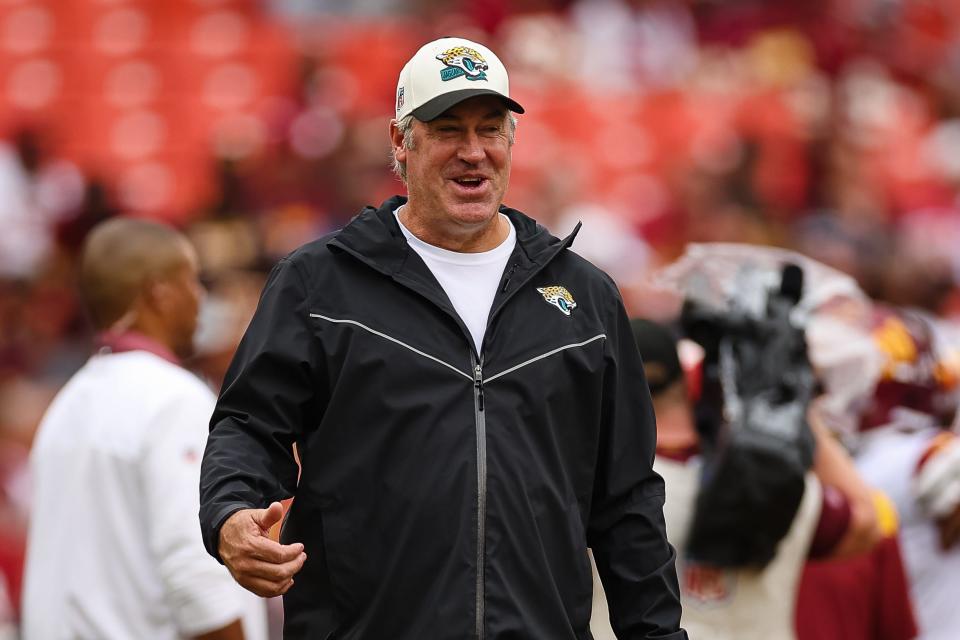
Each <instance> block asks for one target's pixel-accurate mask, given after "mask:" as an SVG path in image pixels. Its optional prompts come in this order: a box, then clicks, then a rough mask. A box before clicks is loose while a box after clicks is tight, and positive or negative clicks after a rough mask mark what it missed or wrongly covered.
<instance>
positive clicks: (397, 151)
mask: <svg viewBox="0 0 960 640" xmlns="http://www.w3.org/2000/svg"><path fill="white" fill-rule="evenodd" d="M390 144H391V145H392V146H393V155H394V157H395V158H396V159H397V162H406V161H407V149H406V148H405V147H404V146H403V134H402V133H400V129H399V127H397V121H396V120H391V121H390Z"/></svg>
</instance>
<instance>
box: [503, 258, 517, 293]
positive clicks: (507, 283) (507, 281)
mask: <svg viewBox="0 0 960 640" xmlns="http://www.w3.org/2000/svg"><path fill="white" fill-rule="evenodd" d="M519 266H520V263H519V262H514V263H513V264H512V265H511V266H510V270H509V271H507V277H506V279H504V281H503V286H502V287H500V293H505V292H506V290H507V287H508V286H510V278H512V277H513V272H514V271H516V270H517V267H519Z"/></svg>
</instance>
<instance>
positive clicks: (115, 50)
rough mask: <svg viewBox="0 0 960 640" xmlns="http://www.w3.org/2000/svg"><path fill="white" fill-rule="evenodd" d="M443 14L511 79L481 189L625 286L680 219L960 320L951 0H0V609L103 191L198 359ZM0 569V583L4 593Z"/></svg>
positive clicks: (677, 245) (312, 228) (379, 182)
mask: <svg viewBox="0 0 960 640" xmlns="http://www.w3.org/2000/svg"><path fill="white" fill-rule="evenodd" d="M452 33H456V34H458V35H462V36H465V37H468V38H472V39H475V40H478V41H481V42H485V43H487V44H489V45H490V46H491V47H493V48H494V49H495V50H497V51H498V52H500V54H501V56H502V58H503V59H504V61H505V63H506V64H507V66H508V67H509V68H510V69H511V77H512V79H513V85H514V86H513V87H511V90H512V92H513V93H514V94H515V95H516V97H517V99H518V100H519V101H520V102H521V103H522V104H524V105H525V106H526V109H527V113H526V115H524V116H521V118H520V121H519V126H518V131H517V140H518V142H517V145H516V147H515V149H514V155H513V175H512V179H511V186H510V190H509V191H508V193H507V197H506V202H507V204H509V205H510V206H513V207H515V208H518V209H520V210H523V211H525V212H526V213H528V214H530V215H532V216H533V217H535V218H536V219H538V220H539V221H540V222H542V223H543V224H544V225H545V226H547V227H548V228H549V229H550V230H551V231H553V232H554V233H555V234H558V235H563V234H566V233H567V232H569V230H570V229H571V228H572V227H573V225H574V224H575V223H576V221H578V220H582V221H583V223H584V228H583V231H582V232H581V234H580V236H579V238H578V240H577V244H576V246H575V247H574V249H575V250H577V251H578V252H579V253H581V254H583V255H585V256H586V257H587V258H589V259H591V260H593V261H594V262H596V263H597V264H598V265H600V266H601V267H603V268H604V269H606V270H607V271H608V272H609V273H610V274H611V275H612V276H613V277H614V278H615V280H616V281H617V282H618V284H619V285H620V287H621V289H622V291H623V293H624V296H625V299H626V302H627V304H628V310H629V311H631V313H632V314H634V315H644V316H647V317H653V318H658V317H660V318H664V317H669V316H671V315H672V314H675V313H676V311H677V309H676V306H675V305H676V303H677V300H676V298H675V297H671V296H665V295H663V294H662V292H658V291H656V290H654V289H652V288H651V287H650V285H649V283H648V280H647V276H648V274H649V273H651V272H652V271H653V270H655V269H657V268H658V267H661V266H663V265H665V264H668V263H670V262H672V261H673V260H675V259H676V258H677V257H678V256H680V255H681V253H682V252H683V250H684V248H685V247H686V246H687V245H688V244H689V243H691V242H719V241H722V242H742V243H750V244H763V245H773V246H777V247H784V248H789V249H792V250H795V251H797V252H800V253H802V254H804V255H806V256H809V257H811V258H813V259H815V260H818V261H820V262H822V263H824V264H826V265H829V266H832V267H835V268H837V269H839V270H840V271H843V272H845V273H847V274H850V275H851V276H853V277H854V278H855V279H856V282H857V283H858V284H859V286H860V287H861V288H862V289H863V291H864V292H866V294H867V295H868V296H870V297H871V298H873V299H876V300H882V301H885V302H888V303H891V304H892V305H896V306H909V307H916V308H920V309H923V310H925V311H926V312H928V313H930V314H932V315H935V316H938V317H941V318H946V319H950V318H953V319H956V320H958V321H960V250H958V247H960V80H958V79H960V5H958V4H957V3H956V2H954V1H951V0H810V1H808V2H802V3H797V2H786V1H775V2H774V1H769V0H722V1H721V0H578V1H573V2H569V1H562V0H552V1H551V0H524V1H521V2H506V0H474V1H472V2H460V3H458V2H445V3H440V2H434V1H432V0H365V1H363V2H351V3H339V2H327V1H324V0H259V1H256V0H169V1H166V2H163V3H159V2H148V1H146V0H143V1H141V0H129V1H127V0H115V1H112V2H106V1H105V0H101V1H94V0H66V1H54V0H7V1H5V2H2V3H0V94H2V95H0V620H3V619H4V613H3V611H2V608H3V607H4V606H5V605H6V606H9V607H10V608H11V610H16V606H17V602H18V594H19V589H20V571H21V565H22V557H23V540H24V535H25V530H26V523H27V517H28V513H29V504H28V498H27V496H28V481H27V477H26V473H25V461H26V456H27V453H28V451H29V447H30V444H31V440H32V437H33V433H34V429H35V428H36V425H37V422H38V420H39V418H40V416H41V414H42V412H43V411H44V409H45V408H46V406H47V404H48V402H49V401H50V399H51V398H52V396H53V394H54V393H55V392H56V391H57V390H58V389H59V387H60V385H62V384H63V382H64V381H65V380H66V379H67V378H68V377H69V376H70V375H71V374H72V373H73V372H74V371H75V370H76V369H77V368H78V367H79V366H80V365H81V364H82V363H83V361H84V360H85V359H86V357H87V356H88V354H89V352H90V342H89V341H90V330H89V328H88V326H87V324H86V321H85V318H84V317H83V316H82V313H81V311H80V309H79V307H78V303H77V298H76V294H75V292H74V289H75V282H74V277H75V271H74V264H75V260H76V257H77V251H78V248H79V246H80V243H81V242H82V240H83V238H84V237H85V234H86V232H87V231H88V230H89V229H90V228H91V227H92V226H93V225H94V224H96V223H97V222H99V221H101V220H104V219H106V218H109V217H112V216H117V215H136V216H148V217H155V218H160V219H164V220H167V221H171V222H174V223H175V224H177V225H178V226H180V227H181V228H183V229H184V230H185V231H186V232H187V233H188V235H189V236H190V238H191V239H192V240H193V241H194V243H195V244H196V246H197V249H198V251H199V254H200V257H201V262H202V268H203V274H204V277H205V279H206V284H207V287H208V293H209V294H208V297H207V299H206V302H205V304H204V307H203V310H202V314H201V328H200V334H199V336H198V353H197V356H196V357H195V358H194V360H193V362H192V364H193V366H194V368H195V369H196V370H197V371H198V372H199V373H201V375H203V376H204V377H205V378H206V379H207V380H208V381H209V382H210V384H211V385H212V386H213V387H214V388H216V387H217V386H218V385H219V381H220V379H221V378H222V375H223V373H224V371H225V368H226V366H227V364H228V362H229V359H230V357H231V355H232V352H233V349H234V347H235V346H236V343H237V341H238V340H239V336H240V334H241V333H242V331H243V329H244V328H245V325H246V322H247V320H248V318H249V316H250V314H251V313H252V310H253V308H254V306H255V305H256V301H257V296H258V293H259V290H260V287H261V285H262V282H263V278H264V273H265V271H266V269H268V268H269V267H270V266H271V265H272V264H273V262H274V261H275V260H277V259H278V258H279V257H281V256H283V255H284V254H286V253H287V252H288V251H290V250H292V249H293V248H295V247H296V246H298V245H300V244H302V243H303V242H305V241H307V240H309V239H312V238H315V237H317V236H319V235H321V234H322V233H324V232H326V231H328V230H331V229H335V228H337V227H339V226H341V225H342V224H343V223H344V222H346V221H347V220H349V219H350V218H351V217H352V216H353V215H355V214H356V213H357V212H358V211H359V209H360V208H361V207H362V206H363V205H366V204H376V203H379V202H380V201H381V200H383V199H384V198H385V197H387V196H389V195H391V194H393V193H397V192H401V191H402V185H401V183H400V182H399V181H397V180H396V178H395V177H394V176H393V174H392V173H391V172H390V166H389V151H390V149H389V144H388V137H387V125H388V121H389V119H390V117H391V114H392V113H393V111H392V110H393V97H394V90H395V82H396V76H395V70H396V69H398V68H400V67H401V66H402V64H403V62H404V61H405V60H406V59H407V58H408V57H409V56H410V55H411V53H412V52H413V51H415V50H416V48H417V47H418V46H419V45H420V44H422V43H423V42H425V41H427V40H429V39H431V38H433V37H437V36H441V35H446V34H452ZM4 592H6V597H4Z"/></svg>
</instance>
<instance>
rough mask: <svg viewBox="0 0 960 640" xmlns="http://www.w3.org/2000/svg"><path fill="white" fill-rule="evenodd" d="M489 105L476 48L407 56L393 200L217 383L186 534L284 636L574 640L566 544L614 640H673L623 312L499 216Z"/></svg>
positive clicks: (517, 223)
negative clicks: (398, 187) (271, 532)
mask: <svg viewBox="0 0 960 640" xmlns="http://www.w3.org/2000/svg"><path fill="white" fill-rule="evenodd" d="M510 110H512V111H515V112H518V113H522V108H521V107H520V105H519V104H517V103H516V102H515V101H514V100H512V99H511V98H510V95H509V88H508V82H507V74H506V70H505V69H504V67H503V64H502V63H501V62H500V61H499V60H498V59H497V57H496V56H495V55H494V54H493V53H492V52H491V51H489V50H488V49H487V48H486V47H483V46H482V45H479V44H476V43H473V42H470V41H467V40H463V39H461V38H444V39H441V40H437V41H434V42H431V43H429V44H427V45H425V46H424V47H423V48H421V49H420V50H419V51H418V52H417V53H416V55H414V56H413V58H412V59H411V60H410V61H409V62H408V63H407V65H406V66H405V67H404V69H403V70H402V71H401V74H400V82H399V86H398V89H397V106H396V119H395V120H393V121H391V123H390V137H391V141H392V144H393V152H394V157H395V161H396V168H397V169H398V172H399V174H400V175H401V176H402V177H403V178H404V180H405V182H406V184H407V189H408V192H409V198H403V197H394V198H391V199H389V200H387V201H386V202H384V203H383V204H382V205H381V206H380V208H379V209H373V208H368V209H366V210H364V211H363V212H362V213H361V214H360V215H359V216H357V217H356V218H355V219H354V220H353V221H352V222H351V223H350V224H348V225H347V226H346V227H345V228H344V229H343V230H341V231H339V232H337V233H334V234H331V235H330V236H327V237H325V238H322V239H320V240H318V241H316V242H312V243H310V244H307V245H305V246H304V247H302V248H301V249H299V250H297V251H295V252H294V253H293V254H291V255H290V256H288V257H287V258H285V259H283V260H281V261H280V263H279V264H278V265H277V266H276V268H275V269H274V271H273V273H272V274H271V276H270V279H269V281H268V283H267V285H266V287H265V289H264V292H263V296H262V299H261V301H260V305H259V307H258V309H257V312H256V314H255V315H254V318H253V320H252V322H251V324H250V327H249V328H248V330H247V333H246V335H245V337H244V339H243V341H242V343H241V345H240V348H239V349H238V352H237V355H236V358H235V360H234V362H233V363H232V365H231V368H230V370H229V371H228V373H227V377H226V380H225V383H224V387H223V391H222V393H221V396H220V399H219V401H218V405H217V409H216V411H215V412H214V416H213V418H212V421H211V434H210V440H209V442H208V445H207V450H206V452H205V454H204V464H203V474H202V480H201V512H200V519H201V524H202V528H203V533H204V539H205V541H206V544H207V548H208V550H209V551H210V552H211V553H212V554H213V555H215V556H217V557H219V558H221V559H222V560H223V561H224V563H225V564H226V565H227V566H228V567H229V568H230V570H231V572H232V573H233V575H234V576H235V577H236V578H237V580H238V581H239V582H240V583H241V584H243V585H244V586H246V587H248V588H249V589H251V590H253V591H254V592H256V593H259V594H261V595H273V594H277V593H284V594H285V596H284V612H285V618H284V620H285V622H284V624H285V629H284V635H285V637H286V638H350V639H352V640H381V639H383V638H391V639H393V640H399V639H406V638H409V639H422V638H431V639H432V640H442V639H446V638H449V639H463V638H477V639H482V638H486V639H490V640H493V639H494V638H537V639H550V640H554V639H559V638H571V639H572V638H588V637H590V636H589V621H590V609H591V591H592V580H591V572H590V564H589V560H588V556H587V547H588V546H589V547H592V548H593V550H594V553H595V555H596V558H597V563H598V565H599V567H600V574H601V575H602V577H603V580H604V583H605V585H606V587H607V590H608V592H609V593H610V594H611V596H612V598H611V612H612V613H611V615H612V621H613V626H614V628H615V629H616V630H617V632H618V634H619V637H620V638H621V639H627V638H629V639H640V638H670V639H673V640H679V639H681V638H686V634H685V633H684V632H683V631H682V630H680V628H679V619H680V607H679V596H678V593H677V584H676V575H675V570H674V564H673V563H674V552H673V550H672V549H671V548H670V546H669V545H668V544H667V542H666V536H665V534H664V525H663V515H662V506H663V495H664V493H663V483H662V481H661V479H660V478H659V477H658V476H657V475H656V474H655V473H654V472H653V471H652V469H651V464H652V461H653V450H654V439H655V438H654V431H655V429H654V420H653V413H652V411H651V408H650V400H649V396H648V395H647V394H645V393H638V392H637V391H636V388H635V387H634V386H633V385H634V381H635V380H636V379H637V378H638V377H642V376H643V370H642V365H641V363H640V358H639V355H638V353H637V349H636V346H635V345H634V343H633V338H632V337H631V335H630V327H629V324H628V321H627V317H626V315H625V313H624V309H623V305H622V303H621V300H620V298H619V295H618V293H617V289H616V287H615V285H614V284H613V282H612V281H611V280H610V279H609V278H608V277H606V276H605V275H604V274H603V273H601V272H600V271H598V270H597V269H596V268H595V267H593V266H592V265H590V264H589V263H587V262H586V261H585V260H583V259H582V258H580V257H578V256H577V255H576V254H574V253H573V252H571V251H567V248H568V247H569V246H570V244H571V243H572V242H573V235H571V236H570V237H568V238H567V239H565V240H562V241H561V240H558V239H557V238H554V237H553V236H551V235H549V234H548V233H547V232H546V231H545V230H544V229H543V228H542V227H540V226H538V225H537V224H536V223H535V222H534V221H533V220H531V219H530V218H527V217H526V216H524V215H523V214H521V213H520V212H518V211H515V210H512V209H508V208H506V207H501V206H500V205H501V201H502V199H503V195H504V192H505V191H506V188H507V183H508V179H509V175H510V157H511V156H510V154H511V144H512V142H513V134H514V124H515V122H514V120H513V117H512V116H511V115H510V114H509V111H510ZM294 445H296V452H297V454H298V455H299V462H300V467H299V469H298V465H297V461H296V459H295V457H294V450H293V447H294ZM298 472H299V475H298ZM290 496H294V500H293V504H292V507H291V509H290V511H289V514H288V516H287V518H286V521H285V523H284V528H283V532H282V538H281V541H282V542H283V544H278V543H274V542H272V541H271V540H270V539H269V538H268V536H267V530H268V529H269V527H270V526H271V525H272V524H274V523H275V522H276V521H277V520H278V519H279V518H280V515H281V507H280V504H279V503H278V502H277V501H279V500H282V499H284V498H287V497H290ZM264 507H266V508H264Z"/></svg>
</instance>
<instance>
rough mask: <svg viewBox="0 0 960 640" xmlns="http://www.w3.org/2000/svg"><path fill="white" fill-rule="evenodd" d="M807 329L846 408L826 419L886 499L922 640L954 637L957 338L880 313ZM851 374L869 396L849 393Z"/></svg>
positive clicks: (910, 315) (907, 316) (958, 542)
mask: <svg viewBox="0 0 960 640" xmlns="http://www.w3.org/2000/svg"><path fill="white" fill-rule="evenodd" d="M811 328H812V329H813V331H812V333H811V353H812V354H813V356H814V363H815V364H816V365H817V366H818V367H819V368H820V369H822V370H823V371H824V373H825V375H826V379H827V385H826V386H827V391H828V393H831V394H834V395H835V396H837V397H841V396H848V397H849V398H850V400H848V401H847V402H845V403H843V404H839V405H837V406H836V407H835V408H834V410H833V411H831V413H830V415H829V419H830V422H831V423H832V424H833V425H835V426H834V429H835V430H836V431H837V432H839V433H841V434H843V435H844V436H845V437H846V438H847V440H849V442H850V447H851V449H852V451H853V455H854V459H855V461H856V464H857V468H858V469H859V470H860V472H861V473H862V474H863V476H864V478H865V479H866V480H867V481H868V482H869V483H870V484H871V485H873V486H875V487H877V488H879V489H880V490H882V491H883V492H884V493H886V494H887V495H889V496H890V498H891V499H892V500H893V503H894V505H895V506H896V510H897V513H898V514H899V519H900V544H901V547H902V552H903V561H904V564H905V566H906V569H907V576H908V578H909V584H910V593H911V597H912V601H913V604H914V607H915V610H916V615H917V622H918V626H919V631H920V633H919V636H918V637H919V638H923V639H924V640H941V639H942V640H947V639H948V638H951V639H952V638H956V637H958V635H960V609H958V607H957V606H956V594H957V592H958V590H960V438H958V437H957V431H956V427H957V423H956V409H957V403H958V399H960V396H958V393H960V386H958V382H960V333H958V329H957V328H956V327H955V326H951V325H948V324H945V323H942V322H939V321H936V320H935V319H933V318H931V317H930V316H928V315H925V314H922V313H920V312H917V311H914V310H906V309H902V308H895V307H889V306H886V305H876V307H875V308H874V309H873V311H872V313H871V314H870V316H869V317H868V318H867V319H866V322H860V323H851V322H847V321H843V322H838V321H827V320H824V321H822V322H820V323H814V324H813V325H812V326H811ZM851 370H855V371H857V373H858V376H859V378H860V380H866V381H867V383H868V384H867V386H866V393H857V394H852V393H849V392H848V391H847V390H846V388H848V387H851V386H854V385H857V384H863V383H862V382H858V381H847V380H846V379H845V378H846V377H847V376H846V375H845V372H848V371H851Z"/></svg>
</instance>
